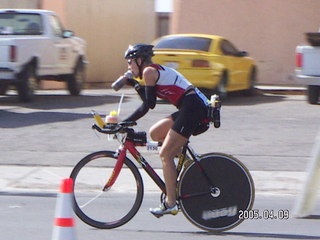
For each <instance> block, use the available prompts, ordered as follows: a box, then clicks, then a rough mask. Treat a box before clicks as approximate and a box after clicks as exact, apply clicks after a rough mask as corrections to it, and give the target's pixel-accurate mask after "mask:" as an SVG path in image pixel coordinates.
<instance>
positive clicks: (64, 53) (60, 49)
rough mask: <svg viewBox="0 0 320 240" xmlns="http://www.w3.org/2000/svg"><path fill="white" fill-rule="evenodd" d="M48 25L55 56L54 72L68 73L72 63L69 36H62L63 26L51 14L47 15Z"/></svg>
mask: <svg viewBox="0 0 320 240" xmlns="http://www.w3.org/2000/svg"><path fill="white" fill-rule="evenodd" d="M49 25H50V28H51V31H52V34H53V39H52V41H53V48H54V49H53V50H54V52H53V54H54V56H55V66H54V69H55V71H56V74H65V73H70V71H71V68H72V67H73V65H72V56H71V54H72V51H71V47H72V45H71V42H70V39H69V38H64V37H63V31H64V30H63V27H62V25H61V23H60V21H59V19H58V18H57V17H56V16H54V15H51V16H49Z"/></svg>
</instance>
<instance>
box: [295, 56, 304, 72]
mask: <svg viewBox="0 0 320 240" xmlns="http://www.w3.org/2000/svg"><path fill="white" fill-rule="evenodd" d="M302 65H303V62H302V53H296V67H299V68H301V67H302Z"/></svg>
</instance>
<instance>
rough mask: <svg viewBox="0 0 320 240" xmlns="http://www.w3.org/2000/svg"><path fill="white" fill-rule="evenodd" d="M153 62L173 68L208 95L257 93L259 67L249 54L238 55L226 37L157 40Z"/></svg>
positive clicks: (163, 38)
mask: <svg viewBox="0 0 320 240" xmlns="http://www.w3.org/2000/svg"><path fill="white" fill-rule="evenodd" d="M153 45H154V54H155V56H154V57H153V61H154V62H155V63H158V64H162V65H166V66H168V67H171V68H174V69H176V70H177V71H179V72H180V73H181V74H183V75H184V76H185V77H186V78H187V79H188V80H189V81H190V82H191V83H192V84H193V85H194V86H196V87H198V88H199V89H201V90H202V91H203V92H204V93H205V94H206V95H211V94H212V93H216V92H218V94H220V96H221V97H225V96H226V95H227V92H231V91H239V90H243V91H244V93H246V94H247V95H251V94H253V93H254V85H255V82H256V74H257V67H256V63H255V61H254V60H253V59H252V58H250V57H248V54H247V52H242V51H238V50H237V49H236V48H235V47H234V45H233V44H232V43H231V42H230V41H229V40H227V39H226V38H224V37H221V36H216V35H207V34H175V35H167V36H164V37H161V38H159V39H157V40H156V41H155V42H154V43H153Z"/></svg>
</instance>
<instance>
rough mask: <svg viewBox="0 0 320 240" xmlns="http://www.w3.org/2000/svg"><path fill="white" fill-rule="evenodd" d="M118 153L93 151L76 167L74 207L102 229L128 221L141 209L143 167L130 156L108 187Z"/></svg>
mask: <svg viewBox="0 0 320 240" xmlns="http://www.w3.org/2000/svg"><path fill="white" fill-rule="evenodd" d="M116 155H117V154H116V153H115V152H110V151H101V152H95V153H92V154H90V155H88V156H86V157H85V158H83V159H82V160H81V161H80V162H79V163H78V164H77V165H76V166H75V167H74V169H73V171H72V173H71V175H70V177H71V178H72V179H73V180H74V191H73V196H74V210H75V213H76V214H77V216H78V217H79V218H80V219H81V220H82V221H83V222H85V223H87V224H88V225H90V226H93V227H96V228H102V229H110V228H116V227H119V226H121V225H123V224H125V223H127V222H128V221H129V220H130V219H131V218H132V217H133V216H134V215H135V214H136V213H137V211H138V210H139V208H140V206H141V203H142V199H143V182H142V178H141V175H140V173H139V170H138V169H137V167H136V166H135V165H134V164H133V163H132V161H131V160H129V159H128V158H126V159H125V161H124V165H123V167H122V169H121V172H120V174H119V176H118V178H117V180H116V182H115V183H114V184H113V186H112V187H111V188H110V189H108V190H104V186H105V184H106V183H107V182H108V180H109V178H110V177H111V175H112V174H113V172H112V171H113V168H114V165H115V163H116V161H117V156H116Z"/></svg>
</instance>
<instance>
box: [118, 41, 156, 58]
mask: <svg viewBox="0 0 320 240" xmlns="http://www.w3.org/2000/svg"><path fill="white" fill-rule="evenodd" d="M152 48H153V45H148V44H136V45H133V46H131V45H130V46H129V48H128V49H127V51H126V52H125V54H124V58H125V59H137V58H143V59H145V58H149V57H150V58H151V57H152V56H154V54H153V50H152Z"/></svg>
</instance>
